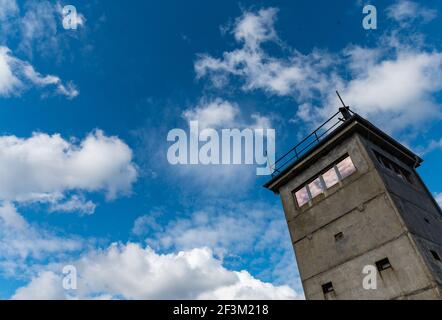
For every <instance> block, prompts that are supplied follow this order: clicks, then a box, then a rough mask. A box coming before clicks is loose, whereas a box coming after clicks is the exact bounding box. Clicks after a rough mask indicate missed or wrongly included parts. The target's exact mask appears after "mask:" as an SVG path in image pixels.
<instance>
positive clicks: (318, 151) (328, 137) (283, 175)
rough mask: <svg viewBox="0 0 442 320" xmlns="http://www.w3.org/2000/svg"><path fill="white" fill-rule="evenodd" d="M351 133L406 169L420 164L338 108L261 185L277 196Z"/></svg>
mask: <svg viewBox="0 0 442 320" xmlns="http://www.w3.org/2000/svg"><path fill="white" fill-rule="evenodd" d="M355 132H358V133H359V134H361V135H362V136H364V137H365V138H366V139H369V140H371V141H373V142H374V143H375V144H377V145H379V146H381V147H383V148H384V149H386V150H388V151H389V152H390V153H391V154H393V155H394V156H396V157H398V158H400V159H401V160H402V161H403V162H404V163H406V164H409V165H410V166H414V167H416V168H417V167H419V166H420V164H421V163H422V162H423V160H422V159H421V158H420V157H419V156H418V155H416V154H415V153H414V152H412V151H411V150H409V149H408V148H407V147H405V146H404V145H402V144H401V143H399V142H398V141H396V140H395V139H393V138H392V137H391V136H389V135H388V134H386V133H385V132H383V131H382V130H381V129H379V128H378V127H376V126H375V125H374V124H372V123H371V122H370V121H368V120H367V119H365V118H363V117H361V116H360V115H358V114H357V113H354V112H352V111H351V110H350V108H348V107H345V108H340V109H339V111H338V112H337V113H336V114H334V115H333V116H332V117H331V118H330V119H328V120H327V121H325V122H324V123H323V124H322V125H321V126H319V127H318V128H317V129H316V130H315V131H313V132H312V133H311V134H310V135H308V136H307V137H306V138H304V139H303V140H301V142H300V143H298V144H297V145H296V146H295V147H293V148H292V149H290V150H289V151H288V152H287V153H286V154H284V155H283V156H282V157H280V158H279V159H277V160H276V161H275V164H274V165H273V166H272V167H273V168H274V170H275V171H274V173H273V174H272V178H271V179H270V180H269V181H268V182H266V183H265V184H264V187H265V188H268V189H270V190H272V191H273V192H276V193H277V192H278V189H279V188H280V187H281V186H282V185H284V184H285V183H287V182H288V180H290V179H291V178H292V177H293V176H296V175H297V174H298V173H299V172H301V171H303V170H304V169H305V168H306V167H308V166H309V164H311V163H312V162H313V161H315V160H316V159H317V158H319V157H320V156H321V155H323V154H324V153H326V152H328V151H329V150H331V149H333V147H334V146H335V145H336V144H338V143H340V142H341V141H342V140H343V139H345V138H347V137H349V136H350V135H351V134H353V133H355Z"/></svg>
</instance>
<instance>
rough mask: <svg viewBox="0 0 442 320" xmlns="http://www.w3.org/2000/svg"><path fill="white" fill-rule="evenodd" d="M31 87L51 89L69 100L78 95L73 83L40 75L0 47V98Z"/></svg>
mask: <svg viewBox="0 0 442 320" xmlns="http://www.w3.org/2000/svg"><path fill="white" fill-rule="evenodd" d="M32 86H34V87H37V88H44V87H53V88H55V93H57V94H60V95H63V96H66V97H67V98H69V99H72V98H75V97H76V96H77V95H78V94H79V92H78V90H77V89H76V87H75V85H74V84H73V83H71V82H68V83H63V82H62V80H61V79H60V78H59V77H57V76H54V75H42V74H40V73H39V72H37V71H36V70H35V69H34V67H33V66H32V65H31V64H30V63H28V62H26V61H24V60H20V59H18V58H17V57H15V56H14V55H13V54H12V52H11V50H10V49H9V48H7V47H4V46H0V96H6V97H8V96H13V95H19V94H20V93H21V92H23V91H24V90H26V89H28V88H29V87H32Z"/></svg>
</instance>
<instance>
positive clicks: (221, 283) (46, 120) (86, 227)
mask: <svg viewBox="0 0 442 320" xmlns="http://www.w3.org/2000/svg"><path fill="white" fill-rule="evenodd" d="M368 3H369V2H364V1H333V2H332V1H313V2H312V1H296V2H294V1H292V2H287V1H259V2H253V1H241V2H237V1H222V2H221V1H220V2H213V1H211V2H208V1H185V2H183V1H161V2H153V1H150V2H146V1H131V2H130V4H128V2H127V1H98V0H95V1H70V2H64V1H62V2H58V1H14V0H0V21H1V23H0V26H1V27H0V32H1V34H0V41H1V50H0V177H1V179H2V180H3V182H2V183H1V186H0V298H2V299H9V298H17V299H20V298H48V299H59V298H73V297H80V298H127V299H158V298H160V299H161V298H190V299H195V298H288V299H294V298H302V297H303V294H302V287H301V284H300V280H299V275H298V272H297V269H296V264H295V259H294V254H293V251H292V248H291V244H290V238H289V235H288V231H287V227H286V224H285V220H284V215H283V211H282V206H281V204H280V201H279V198H278V197H277V196H275V195H273V194H272V193H271V192H269V191H268V190H265V189H264V188H263V187H262V185H263V183H264V182H265V181H266V180H267V179H268V177H265V176H264V177H263V176H256V174H255V167H254V166H250V165H239V166H235V165H230V166H229V165H224V166H217V165H209V166H203V165H195V166H179V165H178V166H172V165H171V164H169V162H168V161H167V156H166V154H167V149H168V147H169V146H170V143H168V142H167V140H166V137H167V133H168V132H169V130H172V129H174V128H182V129H184V130H188V125H189V124H188V121H189V120H199V122H200V123H203V122H204V121H206V123H207V124H209V125H211V126H212V127H214V128H216V129H220V128H236V127H241V128H247V127H256V126H259V125H263V126H265V127H268V128H274V129H275V130H276V150H277V151H276V153H277V154H282V153H283V152H284V151H285V150H287V149H288V148H289V147H290V146H292V145H293V144H294V143H295V142H296V141H297V140H298V139H299V138H300V137H301V136H302V135H304V134H306V133H307V132H308V131H309V130H310V129H311V128H312V127H314V126H315V124H317V123H318V122H319V121H321V119H324V118H326V117H327V116H328V115H330V114H332V113H333V112H334V110H335V109H336V108H337V107H338V106H339V103H338V101H337V99H336V97H335V94H334V91H335V90H336V89H338V90H340V92H341V94H342V96H343V97H344V99H345V101H346V103H347V104H349V105H350V106H351V107H352V109H353V110H354V111H356V112H358V113H360V114H362V115H364V116H366V117H367V118H369V119H370V120H371V121H373V122H374V123H376V124H377V125H379V126H380V127H381V128H382V129H384V130H386V131H387V132H389V133H390V134H392V135H393V136H394V137H395V138H397V139H398V140H399V141H401V142H402V143H404V144H406V145H407V146H409V147H411V148H412V149H413V150H415V151H416V152H419V154H421V155H422V156H423V158H424V159H425V163H424V165H423V166H422V168H420V169H419V173H420V174H421V175H422V177H423V178H424V180H425V181H426V182H427V185H428V187H429V189H430V190H431V191H432V192H433V193H434V194H435V196H436V197H437V198H438V199H439V200H440V199H441V197H440V196H439V194H440V193H442V185H441V184H440V182H439V181H440V178H441V173H440V171H439V170H438V169H439V164H440V161H441V160H442V137H441V135H440V132H441V128H442V126H441V123H440V118H441V116H442V107H441V103H442V95H441V89H442V77H441V74H442V72H441V71H442V43H441V40H442V39H441V31H440V30H442V19H441V17H440V15H441V12H440V9H441V8H440V5H439V3H438V1H436V0H435V1H425V2H411V1H372V2H371V4H373V5H375V6H376V8H377V29H375V30H365V29H364V28H363V27H362V19H363V18H364V15H363V14H362V8H363V6H364V5H366V4H368ZM68 4H70V5H74V6H75V7H76V9H77V12H78V27H77V29H75V30H65V29H64V28H63V24H62V19H63V17H62V13H61V8H62V7H63V6H64V5H68ZM66 265H73V266H75V267H76V268H77V272H78V288H77V290H65V289H64V288H63V286H62V279H63V274H62V270H63V267H64V266H66Z"/></svg>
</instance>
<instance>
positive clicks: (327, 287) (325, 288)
mask: <svg viewBox="0 0 442 320" xmlns="http://www.w3.org/2000/svg"><path fill="white" fill-rule="evenodd" d="M333 291H335V289H333V283H331V282H327V283H326V284H323V285H322V292H324V294H326V293H330V292H333Z"/></svg>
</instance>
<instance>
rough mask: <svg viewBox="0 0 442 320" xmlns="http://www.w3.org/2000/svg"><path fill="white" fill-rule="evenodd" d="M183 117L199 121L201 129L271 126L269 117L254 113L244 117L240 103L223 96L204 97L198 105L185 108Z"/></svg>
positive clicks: (264, 127)
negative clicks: (248, 117) (246, 117)
mask: <svg viewBox="0 0 442 320" xmlns="http://www.w3.org/2000/svg"><path fill="white" fill-rule="evenodd" d="M183 118H184V119H186V120H187V121H198V125H199V127H200V129H204V128H213V129H218V128H252V129H254V128H262V129H267V128H271V120H270V118H269V117H266V116H261V115H260V114H258V113H253V114H252V115H251V116H250V119H244V116H243V115H242V113H241V109H240V107H239V106H238V104H236V103H233V102H230V101H226V100H223V99H221V98H215V99H212V100H207V99H202V101H201V103H200V104H199V105H198V106H196V107H194V108H189V109H186V110H184V112H183Z"/></svg>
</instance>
